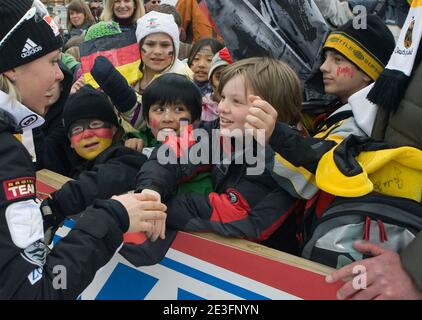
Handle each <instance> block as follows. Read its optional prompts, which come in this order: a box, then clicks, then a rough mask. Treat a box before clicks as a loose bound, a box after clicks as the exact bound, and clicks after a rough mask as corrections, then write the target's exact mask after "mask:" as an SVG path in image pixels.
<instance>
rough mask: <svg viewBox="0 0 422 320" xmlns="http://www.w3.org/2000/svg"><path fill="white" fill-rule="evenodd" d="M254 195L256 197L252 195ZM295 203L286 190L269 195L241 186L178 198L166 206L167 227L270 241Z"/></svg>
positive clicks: (278, 190) (177, 196) (174, 198)
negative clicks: (218, 191) (269, 238)
mask: <svg viewBox="0 0 422 320" xmlns="http://www.w3.org/2000/svg"><path fill="white" fill-rule="evenodd" d="M252 193H255V195H252ZM295 203H296V201H295V200H294V199H293V198H292V197H291V196H290V195H288V194H287V192H285V191H284V190H283V189H281V188H277V189H275V190H273V191H272V192H270V193H268V194H267V195H265V196H264V195H262V194H260V192H259V190H257V189H254V188H249V190H245V189H244V188H243V185H242V183H240V184H239V185H238V186H237V187H236V188H228V189H226V191H225V192H221V193H217V192H212V193H210V194H209V195H208V196H206V195H202V194H198V193H190V194H183V195H176V196H173V197H171V198H170V199H169V201H168V202H167V203H166V204H167V214H168V215H167V225H168V226H169V227H170V228H173V229H176V230H184V231H208V232H211V231H212V232H216V233H218V234H220V235H223V236H231V237H242V238H247V239H250V240H253V241H260V240H265V239H267V238H268V237H269V236H270V235H271V234H272V233H273V232H274V231H275V230H276V229H277V228H278V227H279V226H280V225H281V224H282V223H283V222H284V221H285V220H286V219H287V217H288V216H289V215H290V214H291V212H292V209H293V207H294V205H295Z"/></svg>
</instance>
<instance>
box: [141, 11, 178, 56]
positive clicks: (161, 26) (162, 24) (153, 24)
mask: <svg viewBox="0 0 422 320" xmlns="http://www.w3.org/2000/svg"><path fill="white" fill-rule="evenodd" d="M153 33H165V34H167V35H169V36H170V37H171V38H172V39H173V45H174V51H175V52H174V57H175V58H177V57H178V55H179V28H178V27H177V24H176V22H174V18H173V15H171V14H166V13H161V12H156V11H150V12H148V13H147V14H146V15H144V16H143V17H141V18H139V19H138V21H137V22H136V40H137V41H138V43H139V42H141V40H142V39H144V38H145V37H146V36H149V35H150V34H153Z"/></svg>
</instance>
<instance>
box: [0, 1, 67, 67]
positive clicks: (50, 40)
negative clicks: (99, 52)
mask: <svg viewBox="0 0 422 320" xmlns="http://www.w3.org/2000/svg"><path fill="white" fill-rule="evenodd" d="M33 4H36V7H37V8H38V9H37V11H36V14H35V15H33V16H32V17H31V18H30V19H28V20H25V21H23V22H22V23H21V24H19V26H17V28H16V29H15V30H14V31H13V32H12V33H11V34H10V35H9V36H7V38H6V39H5V41H4V42H3V43H2V44H1V46H0V73H2V72H4V71H8V70H11V69H13V68H15V67H18V66H21V65H24V64H27V63H29V62H31V61H33V60H36V59H38V58H40V57H42V56H45V55H46V54H48V53H50V52H52V51H54V50H56V49H60V48H61V46H62V45H63V40H62V38H61V36H60V33H59V29H58V27H57V25H56V24H55V23H54V21H53V19H52V18H51V17H50V16H49V15H44V13H47V9H46V8H45V6H44V5H43V4H42V3H41V2H40V1H39V0H37V2H35V3H34V1H33V0H0V41H1V40H2V39H4V37H5V36H6V35H7V34H8V33H9V31H10V30H12V28H13V27H15V25H16V24H17V23H18V22H19V21H20V20H21V18H22V17H23V16H24V15H25V14H26V13H27V12H28V10H29V9H31V6H33Z"/></svg>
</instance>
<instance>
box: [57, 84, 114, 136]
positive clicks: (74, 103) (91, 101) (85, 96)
mask: <svg viewBox="0 0 422 320" xmlns="http://www.w3.org/2000/svg"><path fill="white" fill-rule="evenodd" d="M80 119H98V120H103V121H105V122H108V123H110V124H112V125H115V126H116V127H119V122H118V120H117V116H116V113H115V112H114V109H113V105H112V104H111V102H110V100H109V99H108V97H107V95H105V94H104V93H103V92H100V91H97V90H95V89H94V88H93V87H91V86H90V85H86V86H84V87H82V88H81V89H80V90H79V91H77V92H76V93H75V94H73V95H71V96H70V97H69V98H68V100H67V101H66V104H65V106H64V110H63V123H64V127H65V132H66V133H68V132H69V128H70V126H71V124H72V123H73V122H75V121H77V120H80Z"/></svg>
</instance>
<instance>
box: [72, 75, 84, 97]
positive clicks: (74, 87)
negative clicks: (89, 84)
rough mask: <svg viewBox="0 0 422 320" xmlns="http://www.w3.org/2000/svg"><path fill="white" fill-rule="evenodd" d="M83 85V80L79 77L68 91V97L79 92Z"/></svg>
mask: <svg viewBox="0 0 422 320" xmlns="http://www.w3.org/2000/svg"><path fill="white" fill-rule="evenodd" d="M84 85H85V80H84V77H83V76H80V77H79V79H78V80H76V81H75V83H74V84H73V85H72V88H71V89H70V93H69V95H72V94H75V93H76V92H78V91H79V89H81V88H82V87H83V86H84Z"/></svg>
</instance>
